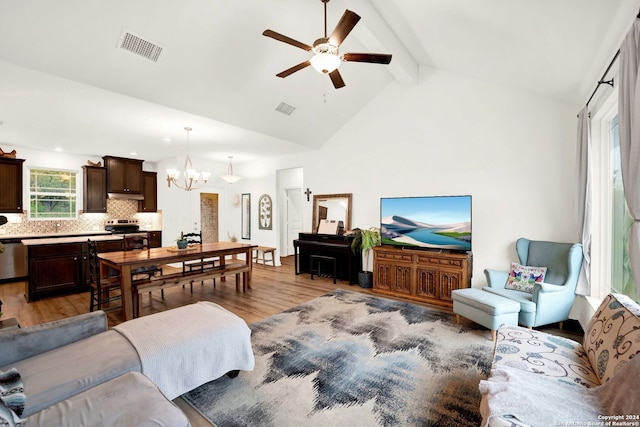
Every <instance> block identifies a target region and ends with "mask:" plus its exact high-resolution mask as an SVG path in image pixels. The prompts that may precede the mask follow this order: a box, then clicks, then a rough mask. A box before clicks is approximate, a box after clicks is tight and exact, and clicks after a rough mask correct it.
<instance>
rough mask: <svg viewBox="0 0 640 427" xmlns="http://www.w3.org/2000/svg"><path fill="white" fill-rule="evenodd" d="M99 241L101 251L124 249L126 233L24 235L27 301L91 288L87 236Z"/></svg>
mask: <svg viewBox="0 0 640 427" xmlns="http://www.w3.org/2000/svg"><path fill="white" fill-rule="evenodd" d="M89 239H91V240H96V241H97V242H98V251H99V252H111V251H116V250H122V235H118V234H110V233H109V234H106V233H100V234H77V235H64V236H60V237H53V236H46V237H43V238H37V239H33V238H31V239H24V240H22V244H23V245H24V246H25V248H26V258H27V259H26V263H27V266H28V275H29V277H28V280H27V285H26V289H25V295H26V297H27V301H29V302H31V301H37V300H39V299H42V298H48V297H53V296H59V295H67V294H71V293H78V292H86V291H88V290H89V257H88V246H87V240H89Z"/></svg>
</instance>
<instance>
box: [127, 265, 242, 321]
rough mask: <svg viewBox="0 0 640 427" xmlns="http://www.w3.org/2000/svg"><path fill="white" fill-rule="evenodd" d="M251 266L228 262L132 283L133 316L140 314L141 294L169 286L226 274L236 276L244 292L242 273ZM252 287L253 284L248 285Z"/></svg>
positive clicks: (238, 288) (238, 286)
mask: <svg viewBox="0 0 640 427" xmlns="http://www.w3.org/2000/svg"><path fill="white" fill-rule="evenodd" d="M249 271H250V269H249V266H248V265H247V264H246V263H238V262H234V263H228V264H225V265H224V266H218V267H213V268H209V269H206V270H203V271H196V272H178V273H171V274H165V275H162V276H155V277H152V278H150V279H145V280H139V281H136V282H134V283H133V284H132V293H133V310H134V313H133V316H134V317H138V316H139V315H140V305H141V301H142V299H141V298H140V295H141V294H143V293H147V292H152V291H156V290H163V289H167V288H173V287H175V286H184V285H187V284H189V285H190V284H191V283H193V282H195V281H198V280H209V279H216V278H219V277H220V278H224V277H226V276H233V275H235V276H236V291H239V290H240V286H241V283H242V292H245V291H246V288H245V286H244V283H245V281H244V280H242V277H241V276H242V274H249ZM248 288H249V289H251V285H248Z"/></svg>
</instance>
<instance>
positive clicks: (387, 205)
mask: <svg viewBox="0 0 640 427" xmlns="http://www.w3.org/2000/svg"><path fill="white" fill-rule="evenodd" d="M380 234H381V237H382V244H386V245H397V246H405V247H415V248H432V249H447V250H454V251H470V250H471V196H429V197H392V198H382V199H380Z"/></svg>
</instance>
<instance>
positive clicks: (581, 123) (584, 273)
mask: <svg viewBox="0 0 640 427" xmlns="http://www.w3.org/2000/svg"><path fill="white" fill-rule="evenodd" d="M589 128H590V120H589V110H588V106H585V107H584V108H583V109H582V111H580V113H579V114H578V141H577V143H576V183H575V184H576V195H575V200H574V204H573V208H574V215H575V219H576V224H577V226H578V238H579V239H580V243H582V254H583V256H584V258H583V261H582V268H581V269H580V276H579V278H578V287H577V288H576V294H578V295H589V294H590V291H591V286H590V285H589V280H590V272H591V133H590V129H589Z"/></svg>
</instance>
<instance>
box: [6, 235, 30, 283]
mask: <svg viewBox="0 0 640 427" xmlns="http://www.w3.org/2000/svg"><path fill="white" fill-rule="evenodd" d="M0 242H2V244H3V245H4V253H2V254H0V282H8V281H11V280H12V279H24V278H25V277H27V275H28V274H29V273H28V270H27V248H26V246H25V245H23V244H22V242H21V241H20V239H0Z"/></svg>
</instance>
